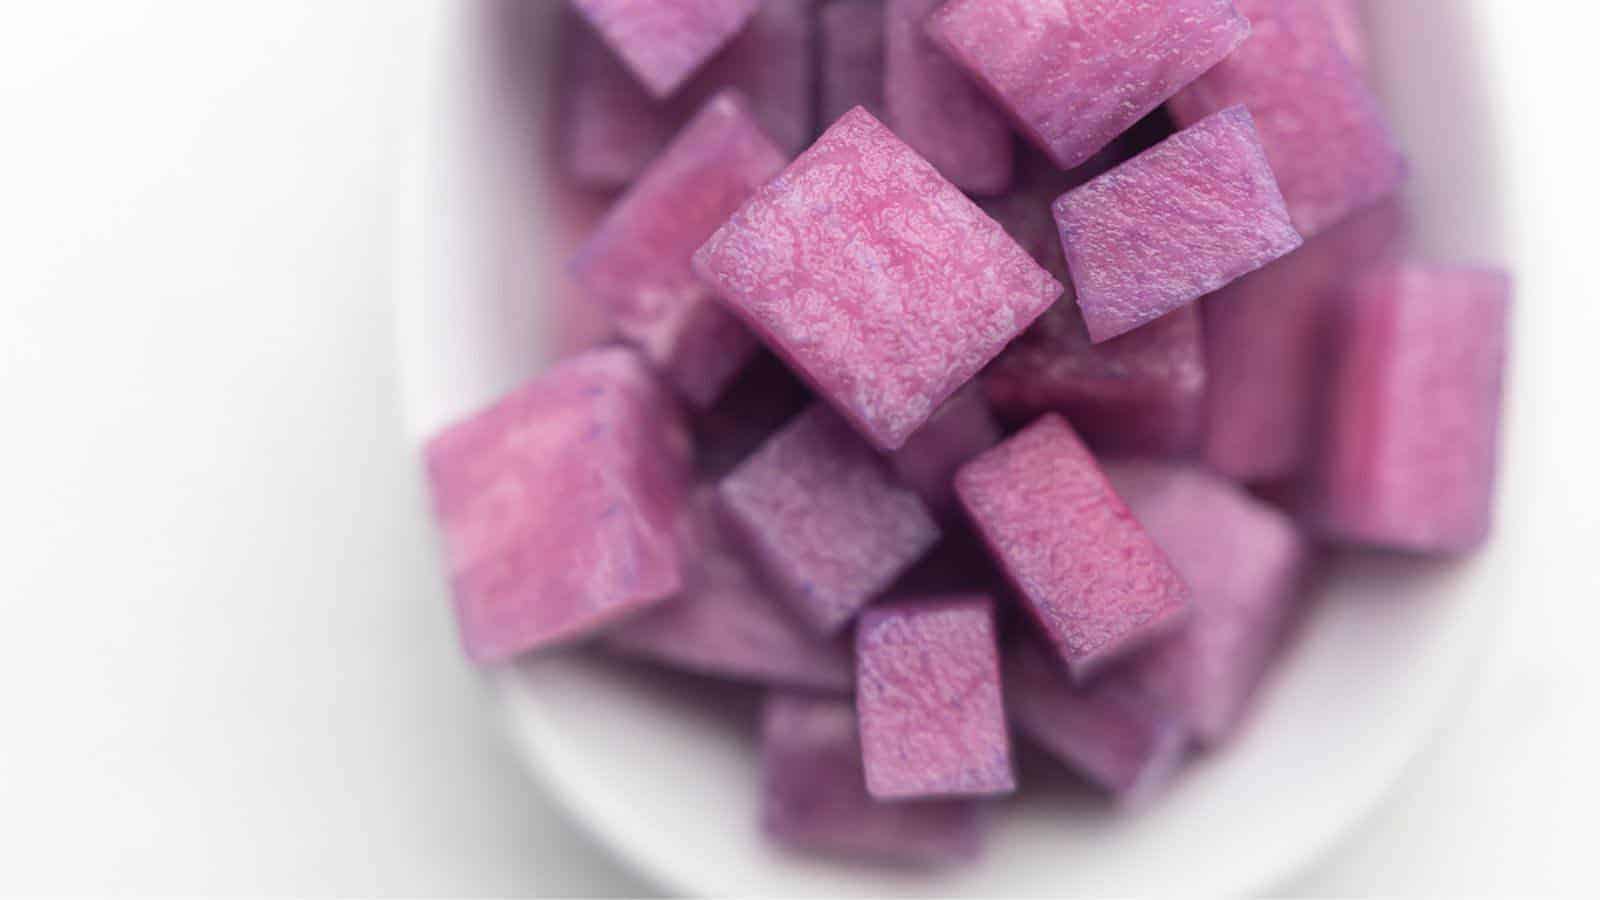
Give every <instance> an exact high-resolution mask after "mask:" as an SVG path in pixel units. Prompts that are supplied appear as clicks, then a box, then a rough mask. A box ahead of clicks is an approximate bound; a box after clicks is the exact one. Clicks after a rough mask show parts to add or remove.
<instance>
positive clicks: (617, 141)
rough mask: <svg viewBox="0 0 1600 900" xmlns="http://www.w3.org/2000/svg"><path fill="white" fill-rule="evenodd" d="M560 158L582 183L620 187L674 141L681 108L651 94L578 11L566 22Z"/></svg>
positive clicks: (680, 119)
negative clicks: (669, 142) (670, 141)
mask: <svg viewBox="0 0 1600 900" xmlns="http://www.w3.org/2000/svg"><path fill="white" fill-rule="evenodd" d="M561 53H562V69H561V79H562V92H561V128H560V138H559V140H560V141H561V159H562V163H563V165H564V166H565V168H566V170H567V173H568V174H570V175H571V176H572V178H573V179H574V180H576V181H577V182H578V183H579V184H582V185H584V186H585V187H591V188H597V189H610V188H618V187H622V186H624V185H626V184H627V183H628V182H630V181H632V180H633V179H634V177H635V176H637V175H638V174H639V173H640V172H641V171H643V170H644V167H645V164H646V163H648V162H650V160H651V158H652V157H654V156H655V155H656V154H657V153H659V152H660V151H661V148H662V147H665V146H666V145H667V141H669V140H671V138H672V133H673V132H674V131H676V130H677V127H678V125H679V123H680V122H681V121H682V118H683V116H682V115H681V114H680V111H679V109H678V105H676V104H668V103H662V102H661V101H658V100H656V98H654V97H652V96H650V93H649V92H648V91H646V90H645V89H644V85H642V84H640V83H639V80H638V79H636V78H634V77H633V73H632V72H629V71H628V69H627V67H626V66H624V65H623V64H622V60H620V59H617V56H616V54H615V53H613V52H611V48H610V47H607V46H606V45H605V42H604V41H602V40H600V36H599V35H597V34H595V33H594V29H593V28H590V27H589V25H588V23H586V22H584V21H583V20H582V19H580V18H579V17H578V16H577V14H576V13H568V14H567V15H565V16H563V19H562V45H561Z"/></svg>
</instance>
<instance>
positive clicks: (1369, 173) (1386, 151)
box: [1169, 0, 1405, 237]
mask: <svg viewBox="0 0 1600 900" xmlns="http://www.w3.org/2000/svg"><path fill="white" fill-rule="evenodd" d="M1234 3H1235V5H1236V6H1238V7H1239V11H1240V12H1242V13H1244V14H1245V15H1246V16H1248V17H1249V18H1250V21H1251V23H1252V25H1253V29H1252V32H1251V35H1250V39H1249V40H1247V41H1245V42H1244V43H1243V44H1242V45H1240V47H1239V49H1238V50H1237V51H1236V52H1235V53H1234V54H1233V55H1232V56H1230V57H1228V58H1227V59H1225V60H1223V61H1222V62H1221V63H1219V64H1218V65H1217V66H1216V68H1214V69H1212V70H1211V71H1210V72H1208V73H1206V74H1205V75H1203V76H1201V77H1200V78H1199V79H1197V80H1196V81H1195V82H1194V83H1193V84H1191V85H1190V86H1189V87H1187V88H1185V89H1184V90H1183V91H1181V92H1179V94H1178V95H1177V96H1175V97H1173V98H1172V102H1171V103H1170V105H1169V108H1170V109H1171V110H1172V113H1173V115H1174V117H1175V118H1176V119H1177V120H1178V124H1179V125H1188V124H1190V123H1193V122H1198V121H1200V120H1201V119H1203V118H1205V117H1206V116H1209V115H1211V114H1213V113H1215V112H1217V111H1218V110H1222V109H1227V108H1229V107H1233V106H1237V105H1240V104H1243V105H1245V106H1247V107H1249V108H1250V112H1251V114H1252V115H1254V116H1255V120H1256V128H1257V129H1258V130H1259V131H1260V133H1261V143H1262V145H1263V146H1265V147H1266V151H1267V158H1268V159H1269V160H1271V162H1272V171H1273V172H1274V173H1275V174H1276V175H1277V177H1278V186H1279V188H1280V189H1281V190H1282V191H1283V197H1284V200H1285V201H1286V202H1287V203H1288V206H1289V214H1290V215H1291V216H1293V218H1294V224H1295V227H1296V228H1297V229H1299V231H1300V233H1301V234H1303V235H1305V236H1306V237H1311V236H1312V235H1315V234H1317V233H1319V232H1321V231H1323V230H1324V229H1326V228H1328V227H1329V226H1330V225H1333V224H1334V223H1336V222H1338V221H1339V220H1341V219H1343V218H1344V217H1345V216H1347V215H1349V214H1350V213H1352V212H1355V211H1356V210H1358V209H1361V208H1362V207H1364V206H1368V205H1370V204H1372V203H1374V202H1376V201H1377V200H1379V199H1380V198H1382V197H1384V196H1385V195H1387V194H1389V193H1391V192H1393V191H1394V189H1395V188H1396V187H1398V186H1399V185H1400V182H1401V181H1402V180H1403V179H1404V177H1405V160H1404V159H1403V158H1402V157H1401V154H1400V150H1399V148H1398V146H1397V145H1396V144H1395V141H1394V136H1393V135H1392V134H1391V132H1390V130H1389V124H1388V122H1387V120H1386V119H1385V117H1384V114H1383V110H1382V109H1381V108H1380V106H1379V104H1378V99H1377V98H1376V97H1374V96H1373V94H1372V91H1371V90H1370V89H1369V88H1368V87H1367V85H1366V83H1365V82H1364V81H1363V80H1362V77H1361V73H1360V72H1359V71H1358V70H1357V69H1356V67H1355V64H1354V63H1352V62H1351V61H1350V59H1349V57H1347V56H1346V55H1345V52H1344V51H1343V50H1341V49H1340V48H1339V44H1338V42H1337V40H1336V38H1335V34H1334V29H1333V24H1332V22H1331V21H1330V20H1329V18H1328V14H1327V10H1326V9H1325V8H1324V7H1323V4H1322V3H1321V2H1317V0H1234Z"/></svg>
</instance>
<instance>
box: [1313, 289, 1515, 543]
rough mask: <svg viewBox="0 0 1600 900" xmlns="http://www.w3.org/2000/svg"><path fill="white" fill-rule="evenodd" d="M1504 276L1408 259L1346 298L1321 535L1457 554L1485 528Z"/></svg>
mask: <svg viewBox="0 0 1600 900" xmlns="http://www.w3.org/2000/svg"><path fill="white" fill-rule="evenodd" d="M1510 295H1511V283H1510V279H1509V278H1507V276H1506V275H1505V274H1504V273H1502V272H1499V271H1494V270H1487V269H1469V268H1449V267H1438V266H1425V265H1419V264H1408V265H1404V266H1396V267H1390V268H1386V269H1384V270H1381V271H1378V272H1374V273H1373V274H1371V275H1369V276H1368V277H1367V278H1365V279H1363V280H1362V281H1361V283H1360V284H1359V285H1358V286H1357V287H1356V288H1355V289H1354V291H1353V292H1352V293H1351V295H1350V296H1349V297H1348V298H1347V301H1346V302H1347V304H1348V307H1347V315H1348V317H1349V318H1348V324H1347V325H1346V327H1345V333H1344V334H1343V335H1342V336H1341V342H1342V345H1343V346H1342V348H1341V354H1340V359H1339V363H1338V365H1337V366H1336V368H1335V372H1334V376H1333V377H1334V381H1333V395H1332V406H1331V410H1330V413H1329V426H1328V437H1327V446H1326V447H1324V448H1323V453H1324V454H1326V455H1325V457H1324V460H1323V464H1322V466H1321V472H1320V477H1319V487H1320V490H1319V492H1318V515H1317V518H1318V521H1319V524H1320V526H1321V527H1322V528H1323V530H1324V531H1325V532H1326V533H1327V534H1329V535H1330V536H1332V537H1334V538H1337V539H1340V540H1344V541H1350V542H1355V543H1362V544H1372V545H1378V546H1385V547H1394V548H1398V549H1403V550H1410V551H1415V552H1423V553H1460V552H1465V551H1467V550H1471V549H1473V548H1474V547H1476V546H1478V545H1479V544H1481V543H1482V542H1483V540H1484V539H1485V538H1486V537H1487V535H1488V533H1489V524H1490V521H1489V520H1490V516H1491V511H1492V510H1491V507H1492V504H1493V499H1494V481H1495V468H1496V455H1497V454H1496V445H1497V443H1498V436H1499V426H1500V391H1501V379H1502V370H1503V369H1504V367H1505V357H1506V318H1507V314H1508V308H1509V305H1510Z"/></svg>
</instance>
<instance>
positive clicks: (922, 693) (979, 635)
mask: <svg viewBox="0 0 1600 900" xmlns="http://www.w3.org/2000/svg"><path fill="white" fill-rule="evenodd" d="M856 713H857V715H858V716H860V718H861V758H862V760H863V763H864V765H865V767H866V772H867V793H869V794H871V795H872V796H873V797H875V798H877V799H879V800H900V799H906V798H915V797H921V798H929V797H970V796H980V795H989V794H1004V793H1010V792H1011V791H1013V790H1015V789H1016V778H1015V776H1014V775H1013V774H1012V771H1011V743H1010V741H1009V740H1008V739H1007V736H1006V715H1005V705H1004V703H1003V701H1002V700H1001V696H1000V652H999V649H998V647H997V645H996V639H995V624H994V601H993V600H991V599H989V598H988V597H981V596H974V597H943V598H931V599H927V600H920V601H916V602H901V603H895V604H891V605H887V606H876V607H873V608H872V609H869V610H867V611H866V612H864V613H862V615H861V622H860V624H859V625H858V626H857V627H856Z"/></svg>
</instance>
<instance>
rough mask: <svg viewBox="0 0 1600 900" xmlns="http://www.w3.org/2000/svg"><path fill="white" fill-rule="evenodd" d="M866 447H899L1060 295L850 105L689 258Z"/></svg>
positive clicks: (961, 199) (973, 209)
mask: <svg viewBox="0 0 1600 900" xmlns="http://www.w3.org/2000/svg"><path fill="white" fill-rule="evenodd" d="M695 265H696V268H697V270H698V271H699V272H700V273H701V275H702V276H703V277H704V278H705V279H706V281H707V283H708V284H710V285H711V286H712V287H713V288H714V289H715V290H717V291H718V292H719V293H720V295H721V296H722V298H723V299H724V300H725V301H726V302H727V303H728V305H729V306H730V307H731V308H732V309H733V310H734V311H735V312H737V313H738V314H739V315H740V316H742V317H743V318H744V319H745V321H746V322H747V323H749V324H750V325H751V326H752V327H753V328H754V329H755V330H756V331H757V332H758V333H759V334H760V335H761V336H762V338H763V339H764V340H765V341H766V342H767V344H768V345H769V346H771V347H772V348H773V349H774V350H775V351H776V352H777V353H778V355H780V356H782V357H784V358H785V360H786V361H788V362H789V364H790V365H791V366H792V367H794V368H795V369H796V371H798V372H799V373H800V374H801V375H802V376H803V377H805V378H806V380H807V381H809V382H810V383H811V384H812V385H813V386H814V387H816V388H817V390H818V392H819V393H820V394H821V395H822V396H823V397H824V398H825V399H827V400H828V402H830V403H831V404H833V406H834V407H835V408H836V409H837V410H839V411H840V412H841V413H843V414H844V415H845V417H846V418H848V419H849V420H850V421H851V423H852V424H853V425H855V427H856V428H857V429H858V430H860V431H861V433H862V434H864V435H866V436H867V438H868V439H869V440H870V441H872V443H873V444H875V445H876V446H877V447H878V448H879V449H882V450H895V449H898V448H899V447H900V446H901V445H902V444H904V443H905V441H906V439H907V438H908V437H910V436H911V434H912V433H913V432H915V431H916V430H917V429H918V428H920V427H921V426H922V424H923V423H924V422H926V421H927V419H928V417H929V416H930V415H932V414H933V412H934V411H935V410H936V409H938V407H939V405H940V404H941V403H943V402H944V401H945V399H946V398H948V397H949V396H950V395H951V394H952V393H954V392H955V390H956V389H957V388H959V387H960V386H961V385H963V384H965V383H966V382H967V381H968V380H969V379H970V378H971V377H972V376H973V375H975V374H977V372H978V370H979V369H981V368H983V366H984V365H985V364H986V363H988V362H989V360H991V359H993V358H994V356H995V355H996V354H997V353H999V352H1000V350H1001V349H1003V348H1004V347H1005V345H1006V344H1007V343H1008V342H1009V341H1010V340H1011V339H1012V338H1014V337H1016V336H1017V335H1018V334H1020V333H1021V332H1022V331H1023V330H1024V329H1026V328H1027V327H1028V325H1029V324H1031V323H1032V322H1033V320H1034V319H1036V318H1038V316H1039V314H1040V313H1042V312H1044V310H1045V309H1046V308H1047V307H1049V305H1050V304H1051V303H1052V302H1053V301H1054V300H1055V299H1056V298H1057V297H1058V296H1060V294H1061V285H1060V284H1059V283H1057V282H1056V280H1055V279H1054V278H1051V277H1050V275H1049V273H1048V272H1046V271H1044V270H1043V269H1042V268H1040V267H1039V265H1038V264H1037V263H1035V262H1034V261H1033V260H1032V259H1031V258H1030V257H1029V256H1028V254H1027V253H1026V252H1025V251H1024V250H1023V249H1022V248H1021V247H1018V246H1017V244H1016V242H1015V241H1013V240H1012V239H1011V238H1010V237H1008V236H1007V235H1006V233H1005V229H1003V228H1001V227H1000V226H999V225H998V224H996V223H995V221H994V220H993V219H990V218H989V217H988V216H986V215H984V214H983V211H982V210H980V209H978V207H977V206H975V205H973V203H972V202H971V201H970V200H968V199H967V198H966V197H965V196H964V195H962V193H961V191H960V190H958V189H957V188H956V187H955V186H954V185H952V184H950V183H949V182H948V181H946V180H944V178H943V177H941V176H940V175H939V173H938V172H937V171H935V170H934V168H933V167H932V166H931V165H929V164H928V162H927V161H926V160H924V159H922V158H921V157H920V156H918V155H917V154H916V152H915V151H913V150H912V149H911V148H910V147H907V146H906V145H905V144H904V143H903V142H902V141H900V139H898V138H896V137H895V136H894V134H893V133H892V132H890V131H889V129H887V128H885V127H884V126H883V125H882V124H881V123H880V122H878V120H876V119H874V118H873V117H872V115H871V114H870V113H868V112H866V111H865V110H863V109H859V108H858V109H855V110H852V111H850V112H849V113H848V114H846V115H845V116H844V117H843V118H841V119H840V120H839V121H838V122H836V123H834V125H833V127H831V128H829V129H828V130H827V132H826V133H825V134H823V136H822V137H821V138H820V139H819V140H818V141H817V142H816V143H815V144H813V145H812V147H811V149H809V150H807V151H806V152H805V153H803V154H801V155H800V158H799V159H797V160H795V162H794V163H793V164H792V165H790V166H789V168H788V169H786V170H785V171H784V172H783V174H782V175H780V176H779V177H778V178H776V179H774V180H773V181H772V182H770V183H769V184H767V185H766V186H765V187H763V188H761V189H760V190H758V191H757V192H756V194H755V196H754V197H753V198H751V200H750V201H749V202H748V203H746V204H745V205H744V207H743V208H741V209H740V210H739V211H738V212H737V213H735V214H734V216H733V218H732V219H730V220H729V221H728V223H727V224H725V225H724V226H723V227H722V228H721V229H720V230H719V231H718V232H717V233H716V234H715V235H713V236H712V238H711V239H710V240H709V241H707V242H706V244H705V246H703V247H701V248H700V251H699V253H697V254H696V256H695Z"/></svg>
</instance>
